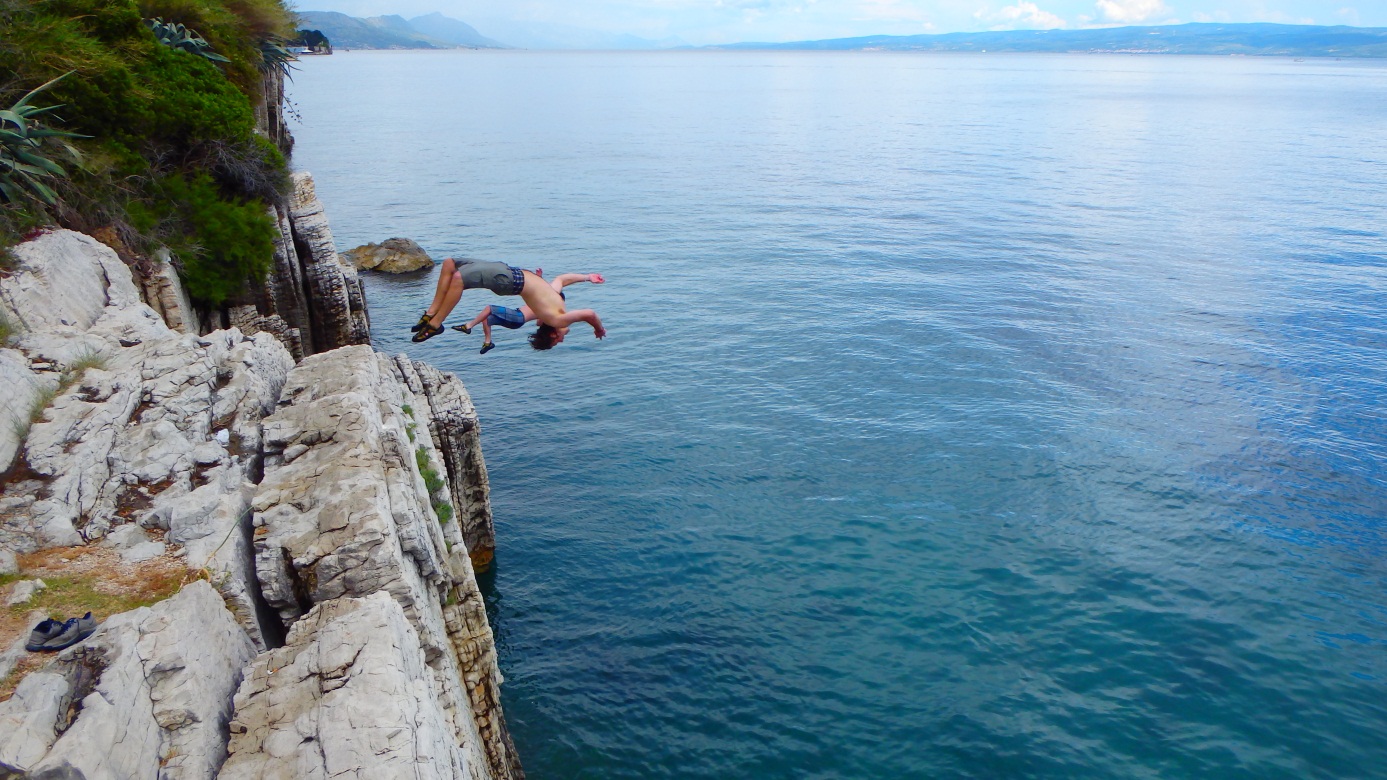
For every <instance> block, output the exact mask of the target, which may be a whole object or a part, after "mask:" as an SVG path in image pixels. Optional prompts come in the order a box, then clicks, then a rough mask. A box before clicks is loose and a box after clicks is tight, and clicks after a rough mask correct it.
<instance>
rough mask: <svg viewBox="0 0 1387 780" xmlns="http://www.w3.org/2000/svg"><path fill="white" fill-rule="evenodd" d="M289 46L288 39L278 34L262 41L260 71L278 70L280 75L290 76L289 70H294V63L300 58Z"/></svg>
mask: <svg viewBox="0 0 1387 780" xmlns="http://www.w3.org/2000/svg"><path fill="white" fill-rule="evenodd" d="M287 47H288V41H286V40H284V39H283V38H280V37H279V36H277V35H272V36H270V37H268V38H265V39H264V40H262V41H260V72H261V73H271V72H274V71H278V72H279V75H281V76H283V77H285V78H290V76H289V71H290V70H293V68H294V63H295V62H297V61H298V59H299V58H298V57H295V56H294V55H293V53H291V52H290V51H289V49H288V48H287Z"/></svg>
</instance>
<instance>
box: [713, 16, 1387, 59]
mask: <svg viewBox="0 0 1387 780" xmlns="http://www.w3.org/2000/svg"><path fill="white" fill-rule="evenodd" d="M704 48H708V49H736V50H747V49H757V50H800V51H955V52H1056V53H1092V54H1214V55H1228V54H1241V55H1246V56H1261V57H1354V58H1372V57H1387V28H1382V27H1345V26H1336V27H1326V26H1318V25H1299V24H1265V23H1248V24H1209V23H1190V24H1176V25H1159V26H1149V27H1109V28H1102V29H1092V30H1009V31H1003V32H980V33H945V34H940V35H870V36H866V37H860V38H833V39H828V40H821V41H797V42H792V43H735V44H728V45H725V46H707V47H704Z"/></svg>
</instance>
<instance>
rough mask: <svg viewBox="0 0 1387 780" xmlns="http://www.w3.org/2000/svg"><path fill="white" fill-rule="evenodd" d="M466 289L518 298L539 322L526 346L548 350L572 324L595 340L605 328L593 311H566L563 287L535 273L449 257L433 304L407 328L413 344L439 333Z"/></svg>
mask: <svg viewBox="0 0 1387 780" xmlns="http://www.w3.org/2000/svg"><path fill="white" fill-rule="evenodd" d="M573 276H579V277H580V278H579V281H582V275H579V274H574V275H573ZM598 278H599V279H600V278H601V277H600V276H599V277H598ZM555 281H556V282H557V281H558V280H557V279H556V280H555ZM470 287H485V288H486V289H488V290H491V291H492V292H494V293H496V294H497V295H519V296H520V298H521V300H523V301H524V302H525V308H528V309H529V310H530V311H531V313H532V314H533V315H534V319H536V320H539V322H540V328H539V330H538V331H536V333H535V334H534V335H532V336H531V337H530V345H531V346H533V347H534V348H535V349H549V348H551V347H553V346H554V345H555V344H558V343H560V342H562V341H563V340H564V338H565V337H566V336H567V335H568V329H569V327H571V326H572V325H573V324H574V323H576V322H586V323H587V324H589V325H591V326H592V333H593V335H594V336H596V337H597V338H599V339H600V338H602V337H603V336H606V335H607V329H606V328H604V327H602V320H601V318H599V317H598V316H597V312H595V311H593V310H592V309H578V310H577V311H568V309H567V307H566V306H565V303H564V299H563V296H562V295H561V294H560V293H559V289H561V288H562V287H563V285H551V284H549V283H547V282H545V281H544V278H543V277H541V276H539V275H538V274H534V273H531V272H529V271H524V270H521V269H519V268H514V267H511V266H508V265H506V264H505V263H493V262H483V261H479V260H454V259H453V258H451V257H450V258H448V259H446V260H444V261H443V267H442V268H441V269H440V270H439V274H438V284H437V286H436V288H435V290H434V296H433V303H431V304H430V305H429V308H428V310H427V311H425V312H424V316H422V317H420V318H419V322H418V324H416V325H415V326H414V327H413V328H411V330H413V331H415V335H414V338H413V341H416V342H419V341H428V340H429V339H431V338H433V337H434V336H437V335H438V334H440V333H442V332H443V321H444V320H446V319H447V318H448V314H449V313H450V312H452V310H453V307H454V306H456V305H457V302H458V300H459V299H460V298H461V297H462V291H463V290H466V289H468V288H470Z"/></svg>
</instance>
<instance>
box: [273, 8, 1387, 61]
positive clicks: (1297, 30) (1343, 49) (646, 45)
mask: <svg viewBox="0 0 1387 780" xmlns="http://www.w3.org/2000/svg"><path fill="white" fill-rule="evenodd" d="M299 18H300V19H301V20H302V25H301V26H302V27H305V28H308V29H314V30H320V31H322V33H323V34H324V35H326V36H327V37H328V40H330V41H332V45H333V46H334V47H336V48H339V49H452V48H461V47H467V48H481V49H511V48H525V49H674V48H694V47H691V46H688V45H687V44H685V43H684V42H683V41H681V40H679V39H677V38H669V39H665V40H662V41H655V40H649V39H646V38H639V37H637V36H634V35H619V34H614V33H604V32H598V31H595V30H585V29H581V28H576V27H566V26H563V25H555V24H538V23H522V22H513V21H506V20H498V19H491V20H485V21H484V22H482V21H479V22H478V24H481V25H482V26H484V27H486V28H487V29H488V31H489V32H490V33H491V34H492V35H495V36H496V38H490V37H487V36H486V35H483V34H482V33H480V32H478V31H477V29H476V28H475V27H473V26H471V25H469V24H467V23H465V22H460V21H458V20H457V19H452V18H449V17H447V16H444V15H443V14H440V13H432V14H428V15H427V16H416V17H415V18H413V19H408V20H406V19H405V18H404V17H401V16H393V15H392V16H373V17H371V18H369V19H358V18H356V17H353V16H347V15H346V14H340V13H337V12H335V11H302V12H300V13H299ZM498 39H504V41H505V43H502V42H501V40H498ZM698 48H703V49H741V50H744V49H770V50H800V51H971V52H1119V53H1134V54H1245V55H1266V56H1283V57H1387V28H1382V27H1342V26H1340V27H1320V26H1313V25H1297V24H1262V23H1252V24H1201V23H1193V24H1175V25H1162V26H1156V27H1107V28H1099V29H1091V30H1011V31H1006V32H979V33H945V34H942V35H869V36H866V37H863V38H833V39H829V40H822V41H797V42H793V43H733V44H726V45H722V46H703V47H698Z"/></svg>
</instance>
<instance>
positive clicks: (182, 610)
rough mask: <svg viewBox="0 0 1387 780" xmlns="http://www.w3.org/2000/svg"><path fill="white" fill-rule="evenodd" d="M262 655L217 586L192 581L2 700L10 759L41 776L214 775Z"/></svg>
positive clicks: (109, 627) (2, 750)
mask: <svg viewBox="0 0 1387 780" xmlns="http://www.w3.org/2000/svg"><path fill="white" fill-rule="evenodd" d="M254 655H255V646H254V645H253V644H252V642H251V641H250V637H249V636H247V635H246V633H245V631H243V630H241V628H240V627H239V626H238V625H237V624H236V621H235V619H234V618H233V617H232V615H231V613H230V612H229V611H227V609H226V606H225V605H224V604H223V603H222V599H221V597H220V596H218V595H217V592H216V591H215V590H213V589H212V587H211V586H209V585H208V584H207V583H206V582H202V581H198V582H194V583H192V584H191V585H189V586H187V587H185V588H184V589H183V590H182V591H180V592H179V593H178V594H177V595H176V596H174V597H173V598H170V599H168V600H166V601H162V602H160V603H159V604H156V605H155V606H153V607H146V608H141V609H137V610H135V611H133V612H125V613H122V614H120V615H116V616H114V617H111V618H110V619H108V620H107V621H106V622H105V623H104V624H103V625H102V626H101V627H100V628H99V629H98V630H97V632H96V634H94V635H93V636H92V637H91V638H89V639H87V640H86V641H84V642H81V643H79V644H77V645H75V646H73V647H71V648H69V649H67V650H64V651H63V652H62V653H61V654H60V655H59V657H58V660H57V662H56V663H55V664H54V666H53V667H51V670H50V673H44V674H35V675H30V676H29V677H27V678H25V680H24V681H23V682H22V683H21V685H20V689H21V690H22V691H23V692H24V696H23V697H21V696H19V695H18V692H17V693H16V696H15V697H14V698H12V699H10V700H9V701H7V702H4V703H0V724H3V726H0V734H4V735H5V736H3V737H0V762H4V763H6V764H9V765H11V766H13V767H16V768H19V769H21V770H25V771H28V772H29V776H31V777H36V778H39V777H62V778H87V779H89V780H96V778H122V779H124V778H129V779H130V780H135V779H136V778H166V779H167V780H174V779H175V778H179V779H182V778H188V779H189V780H191V779H192V778H209V777H213V776H215V774H216V772H217V770H218V769H219V768H220V767H221V764H222V762H223V760H224V758H225V756H226V743H227V723H228V721H229V720H230V716H231V701H232V696H233V692H234V691H235V690H236V687H237V686H238V685H239V684H240V682H241V674H242V669H243V667H244V666H245V665H246V664H247V663H249V662H250V660H251V658H252V657H254ZM73 703H78V704H79V706H78V707H77V708H76V718H75V719H74V720H72V721H71V722H68V721H67V717H68V715H67V713H68V711H69V708H70V705H71V704H73ZM4 726H10V728H4Z"/></svg>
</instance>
